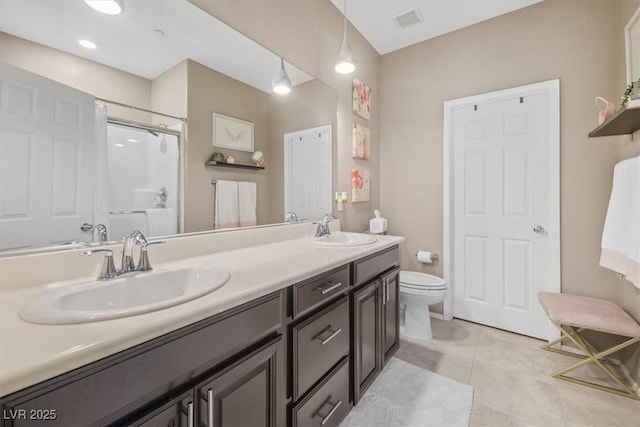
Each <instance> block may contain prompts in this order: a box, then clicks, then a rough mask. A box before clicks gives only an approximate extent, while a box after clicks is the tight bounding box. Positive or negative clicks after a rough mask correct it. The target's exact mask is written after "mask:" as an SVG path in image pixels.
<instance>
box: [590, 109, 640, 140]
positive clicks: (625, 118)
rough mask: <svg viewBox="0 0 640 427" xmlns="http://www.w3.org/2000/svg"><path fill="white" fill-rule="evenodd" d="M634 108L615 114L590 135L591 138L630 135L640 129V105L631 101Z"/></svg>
mask: <svg viewBox="0 0 640 427" xmlns="http://www.w3.org/2000/svg"><path fill="white" fill-rule="evenodd" d="M629 103H630V104H631V103H633V104H634V106H633V107H631V108H629V106H627V108H623V109H621V110H620V111H618V112H617V113H616V114H614V115H613V116H612V117H610V118H609V120H607V121H605V122H604V123H603V124H601V125H600V126H598V127H597V128H595V129H594V130H592V131H591V132H590V133H589V137H596V136H611V135H628V134H632V133H634V132H635V131H637V130H638V129H640V103H638V102H634V101H629ZM636 104H637V105H636Z"/></svg>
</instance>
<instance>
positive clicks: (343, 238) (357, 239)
mask: <svg viewBox="0 0 640 427" xmlns="http://www.w3.org/2000/svg"><path fill="white" fill-rule="evenodd" d="M377 240H378V239H377V238H376V237H375V236H372V235H371V234H360V233H340V234H330V235H328V236H322V237H312V238H310V239H309V242H310V243H313V244H314V245H318V246H333V247H348V246H361V245H370V244H372V243H375V242H376V241H377Z"/></svg>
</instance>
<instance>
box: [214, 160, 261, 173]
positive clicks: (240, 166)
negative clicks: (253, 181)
mask: <svg viewBox="0 0 640 427" xmlns="http://www.w3.org/2000/svg"><path fill="white" fill-rule="evenodd" d="M204 165H205V166H222V167H225V168H237V169H253V170H256V171H257V170H264V166H256V165H244V164H242V163H226V162H214V161H209V162H204Z"/></svg>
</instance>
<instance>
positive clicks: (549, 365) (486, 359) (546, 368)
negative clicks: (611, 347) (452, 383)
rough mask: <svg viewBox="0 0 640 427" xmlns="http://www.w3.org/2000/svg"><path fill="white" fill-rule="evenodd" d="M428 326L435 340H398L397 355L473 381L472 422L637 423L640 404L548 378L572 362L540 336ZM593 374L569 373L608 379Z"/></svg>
mask: <svg viewBox="0 0 640 427" xmlns="http://www.w3.org/2000/svg"><path fill="white" fill-rule="evenodd" d="M432 328H433V334H434V339H433V340H430V341H415V340H411V339H407V338H402V340H401V342H400V349H399V350H398V353H396V357H398V358H400V359H402V360H405V361H407V362H410V363H413V364H414V365H418V366H421V367H423V368H426V369H428V370H430V371H432V372H436V373H438V374H440V375H444V376H447V377H449V378H453V379H455V380H456V381H459V382H461V383H464V384H470V385H471V386H472V387H473V389H474V395H473V407H472V410H471V420H470V423H469V425H470V427H478V426H488V427H501V426H527V427H528V426H545V427H556V426H558V427H561V426H566V427H578V426H580V427H582V426H584V427H587V426H593V427H614V426H624V427H627V426H629V427H631V426H633V427H638V426H640V401H634V400H631V399H629V398H626V397H621V396H616V395H614V394H611V393H605V392H602V391H598V390H593V389H590V388H587V387H583V386H580V385H575V384H572V383H568V382H566V381H561V380H557V379H554V378H552V377H551V376H550V373H551V372H553V371H555V370H558V369H561V368H563V367H567V366H570V365H571V364H573V363H575V362H576V360H577V359H575V358H573V357H569V356H564V355H561V354H555V353H551V352H548V351H544V350H541V349H540V346H541V345H543V344H544V342H543V341H540V340H536V339H533V338H528V337H524V336H522V335H517V334H512V333H510V332H505V331H501V330H499V329H494V328H490V327H487V326H482V325H478V324H475V323H471V322H465V321H462V320H457V319H455V320H453V321H451V322H445V321H442V320H438V319H432ZM598 371H599V370H598V369H597V368H596V369H591V368H581V371H578V370H576V371H574V372H575V373H578V372H580V375H583V376H588V377H590V378H597V379H599V378H602V377H604V378H607V377H606V375H605V374H604V373H602V374H600V373H599V372H598ZM609 384H610V383H609Z"/></svg>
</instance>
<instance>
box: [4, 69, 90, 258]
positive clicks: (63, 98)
mask: <svg viewBox="0 0 640 427" xmlns="http://www.w3.org/2000/svg"><path fill="white" fill-rule="evenodd" d="M0 66H1V72H0V79H1V89H0V90H1V93H0V98H1V99H2V103H1V110H0V132H1V134H0V159H1V160H0V161H1V165H0V166H1V167H0V180H1V182H0V187H1V196H0V200H1V202H2V203H1V204H0V249H2V250H5V249H18V248H31V247H39V246H47V245H52V244H60V243H65V242H69V241H74V240H78V239H80V237H81V235H82V232H81V230H80V226H81V225H82V224H83V223H85V222H87V223H91V222H92V221H93V189H94V176H95V175H94V172H95V143H94V114H95V113H94V111H95V102H94V98H93V96H91V95H89V94H87V93H84V92H81V91H78V90H75V89H72V88H70V87H68V86H65V85H62V84H60V83H57V82H54V81H52V80H49V79H46V78H44V77H41V76H38V75H36V74H33V73H29V72H26V71H24V70H21V69H19V68H17V67H14V66H11V65H8V64H0Z"/></svg>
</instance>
